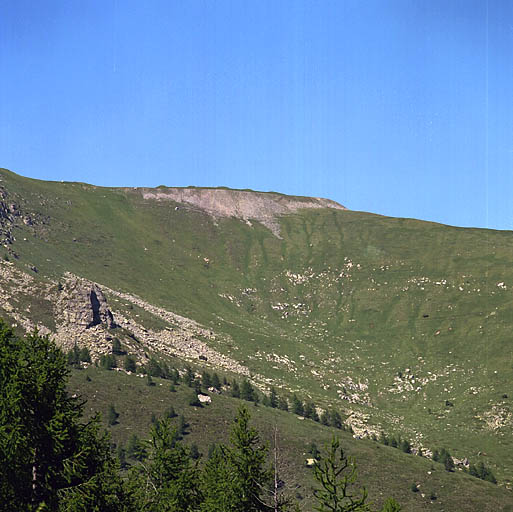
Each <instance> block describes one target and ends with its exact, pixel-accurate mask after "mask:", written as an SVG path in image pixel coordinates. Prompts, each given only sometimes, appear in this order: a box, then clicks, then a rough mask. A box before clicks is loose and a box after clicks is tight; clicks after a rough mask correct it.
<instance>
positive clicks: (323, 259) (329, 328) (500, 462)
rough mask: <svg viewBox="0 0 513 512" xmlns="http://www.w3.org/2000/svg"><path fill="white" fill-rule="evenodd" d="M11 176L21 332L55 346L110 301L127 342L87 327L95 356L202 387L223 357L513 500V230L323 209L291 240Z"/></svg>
mask: <svg viewBox="0 0 513 512" xmlns="http://www.w3.org/2000/svg"><path fill="white" fill-rule="evenodd" d="M0 174H2V176H1V178H2V182H0V187H2V190H3V192H2V194H3V195H2V197H3V199H2V200H1V202H2V206H1V212H2V213H1V214H0V224H1V225H2V228H1V229H2V230H3V231H2V233H3V234H4V235H5V236H3V237H2V238H3V251H4V260H5V259H6V258H7V259H8V260H9V261H4V262H2V265H0V270H2V272H0V290H1V291H2V303H1V304H0V315H2V316H4V317H6V318H7V319H9V320H10V321H11V322H14V323H16V322H17V320H16V317H18V318H21V317H23V318H24V319H26V320H30V322H31V324H30V326H28V324H27V327H26V328H27V329H29V328H30V327H32V326H35V325H39V326H45V327H46V328H47V329H48V330H49V332H51V333H55V332H56V330H59V327H58V326H59V325H62V324H63V317H64V316H65V315H64V314H63V312H62V309H63V308H67V307H68V306H65V304H70V303H77V304H78V303H79V302H80V301H81V302H80V304H82V306H80V308H82V307H83V305H84V304H87V303H88V301H89V303H91V304H92V302H91V299H90V297H91V293H90V292H91V291H94V293H95V295H96V298H97V300H99V301H100V302H101V300H100V299H101V294H100V292H99V291H97V290H96V288H94V286H98V287H99V289H100V290H101V291H102V293H103V294H104V296H105V300H106V307H108V308H109V309H110V310H111V312H112V313H113V321H114V323H116V322H117V323H118V324H120V325H121V327H118V328H114V329H111V328H109V327H108V325H105V326H104V327H101V328H100V327H99V326H98V325H92V327H90V328H87V329H86V328H85V327H84V329H83V332H84V333H85V334H84V337H83V343H86V342H87V344H89V345H90V346H91V348H95V350H92V352H93V354H94V355H95V357H99V356H100V355H101V354H102V353H105V352H106V351H108V350H109V343H110V340H109V339H108V337H111V338H112V337H119V338H120V339H121V342H122V343H123V344H125V345H126V346H127V347H128V348H130V350H131V351H132V350H133V352H134V354H135V355H137V357H138V358H139V359H140V362H144V361H146V360H147V359H148V357H162V358H168V357H171V355H170V354H171V352H172V353H173V354H174V355H173V357H175V358H177V359H178V360H181V361H182V362H181V363H180V364H183V365H185V364H194V366H195V367H196V368H197V369H198V371H201V368H202V367H208V368H210V369H213V368H216V367H217V368H222V365H221V364H219V365H218V364H217V363H216V356H214V353H216V354H220V356H219V357H220V358H226V359H225V360H226V361H234V362H235V363H236V364H238V365H240V368H237V367H235V366H234V367H233V373H231V375H240V376H241V377H242V376H247V377H249V378H252V376H254V379H253V382H254V383H256V384H258V385H259V387H260V389H262V390H265V389H268V386H270V385H274V386H276V388H277V389H279V390H280V391H282V393H285V394H288V395H287V396H291V395H292V394H293V393H297V394H298V395H299V396H301V397H302V398H303V399H305V400H306V399H308V400H311V401H313V402H315V404H316V405H318V406H319V407H320V408H322V409H326V408H329V407H336V408H338V409H340V410H341V411H342V412H343V413H344V415H345V418H346V423H347V424H348V425H349V424H350V425H351V426H352V427H353V429H354V430H355V433H356V434H357V435H360V436H366V437H371V436H372V434H379V433H380V432H382V431H384V432H388V433H395V434H401V435H402V436H404V437H406V438H408V439H409V440H410V441H411V442H412V444H413V446H415V447H418V446H421V447H424V448H425V449H430V450H433V449H434V448H436V447H437V446H438V447H440V446H445V447H447V448H449V449H450V451H451V453H454V456H455V457H457V458H458V459H464V458H465V457H468V458H469V459H470V460H472V461H476V462H477V461H483V462H484V463H486V465H487V466H488V467H491V468H492V469H493V471H494V473H496V475H497V477H498V479H499V481H500V483H501V485H505V486H510V485H511V477H510V475H511V472H512V471H513V456H512V455H511V454H512V453H513V450H510V449H509V448H511V447H512V446H513V445H512V443H511V441H510V440H509V439H510V437H511V434H512V433H513V420H512V418H513V409H512V405H511V403H510V400H509V398H507V397H509V396H511V395H512V392H511V391H510V390H511V386H512V377H511V367H512V365H513V359H511V340H512V338H511V334H510V332H511V318H512V317H513V295H512V290H513V271H512V270H511V264H510V263H511V254H512V253H513V239H512V237H511V233H510V232H505V231H493V230H483V229H477V228H456V227H451V226H444V225H441V224H436V223H430V222H424V221H417V220H411V219H395V218H389V217H383V216H379V215H374V214H367V213H363V212H355V211H351V210H347V209H340V208H330V207H328V208H323V207H314V208H298V209H297V210H294V211H291V212H289V213H287V214H285V215H277V216H276V217H274V221H275V222H276V223H277V225H276V227H277V228H279V236H280V238H278V237H277V236H276V234H275V233H273V232H272V231H270V230H269V228H268V227H267V226H265V225H264V224H263V223H261V222H259V221H256V222H252V221H251V220H249V219H246V220H249V224H248V222H246V220H244V219H243V218H237V217H234V216H230V215H225V216H221V215H213V214H211V213H209V212H208V211H207V210H206V208H199V207H197V206H196V205H194V204H189V203H183V202H178V201H177V200H176V199H177V198H175V197H174V196H172V197H169V196H167V197H165V198H162V199H160V200H158V199H155V198H151V197H150V198H145V197H144V193H145V192H144V191H145V190H147V189H144V188H143V189H133V188H124V189H120V188H116V189H111V188H101V187H94V186H90V185H85V184H79V183H60V182H44V181H37V180H30V179H26V178H23V177H20V176H17V175H15V174H11V173H7V172H4V173H2V172H0ZM152 190H153V191H160V192H161V193H164V192H165V190H166V189H162V188H160V189H159V188H157V189H152ZM163 190H164V192H162V191H163ZM192 190H193V191H194V190H195V189H192ZM216 190H217V189H216ZM220 190H222V189H220ZM152 193H153V192H152ZM195 193H196V194H197V195H198V194H199V196H200V197H201V195H202V194H203V192H198V191H197V189H196V192H195ZM216 193H217V192H216ZM190 194H193V192H190ZM263 194H264V195H265V194H267V193H263ZM4 195H5V197H4ZM207 197H208V196H207ZM208 205H209V203H208V201H207V202H206V206H208ZM236 206H237V204H236V202H233V203H232V204H231V205H230V208H228V209H227V211H229V212H231V211H235V212H236V213H237V210H236ZM232 208H233V209H234V210H232ZM243 213H244V212H243ZM239 215H240V216H242V214H241V213H240V212H239ZM4 231H5V233H4ZM7 231H8V233H7ZM6 233H7V234H6ZM17 273H19V275H18V274H17ZM16 276H17V277H16ZM27 276H28V277H27ZM67 276H68V277H69V276H74V277H73V279H76V280H79V281H81V282H83V283H86V282H87V283H88V284H87V285H84V286H85V287H84V290H83V293H82V292H80V293H78V294H77V295H72V294H71V295H72V296H73V297H75V298H76V299H77V300H78V298H80V301H79V302H77V301H76V300H75V299H73V300H68V299H66V300H64V298H65V297H64V296H63V297H62V299H60V298H59V297H61V294H62V293H63V292H66V293H67V290H68V288H69V286H68V282H67V280H68V277H67ZM59 283H60V284H61V286H62V287H63V290H60V291H59ZM88 294H89V295H88ZM88 297H89V298H88ZM129 298H132V299H133V300H132V299H129ZM139 301H140V302H139ZM143 306H144V307H143ZM87 307H90V306H89V305H88V306H87ZM97 311H100V309H98V308H97ZM102 311H104V312H105V309H103V310H102ZM94 314H95V313H94V311H92V312H90V313H87V315H86V316H84V317H82V316H80V318H84V320H83V321H82V320H81V323H83V324H84V326H85V325H90V324H94V321H92V320H91V319H94ZM178 317H182V318H185V319H189V320H190V321H191V322H195V323H196V324H197V325H198V326H199V327H198V328H197V329H196V331H194V329H193V328H190V329H189V328H188V327H187V325H186V324H184V323H181V322H180V321H179V320H177V318H178ZM69 318H70V319H71V318H77V317H76V316H73V315H71V316H70V317H69ZM105 318H108V315H107V316H106V317H105ZM66 325H70V324H69V322H68V324H66ZM191 325H192V324H191ZM100 331H101V332H100ZM192 331H194V332H192ZM59 332H61V333H62V336H61V337H60V338H59V340H60V341H59V342H60V343H61V345H62V346H65V347H68V346H69V343H72V337H71V336H69V340H68V341H66V339H65V336H66V328H61V329H60V331H59ZM69 332H71V331H69ZM210 333H212V334H210ZM188 338H190V339H188ZM74 339H77V340H78V342H79V344H80V342H81V338H80V337H79V336H78V337H76V338H75V337H73V340H74ZM188 343H189V344H191V345H192V347H187V345H186V344H188ZM201 344H203V345H201ZM182 347H185V348H187V349H190V353H187V354H188V355H187V354H185V352H184V350H185V349H184V348H182ZM195 347H206V348H208V349H209V350H212V351H213V352H211V354H212V355H211V356H210V355H209V354H208V353H207V352H201V351H195V350H196V349H195ZM145 353H146V355H145ZM182 353H184V354H185V355H186V356H187V357H183V358H182V359H180V355H181V354H182ZM200 355H201V356H203V357H206V358H207V361H205V360H204V359H201V358H200ZM220 360H221V359H220ZM224 368H225V370H227V371H229V370H228V369H226V367H224ZM504 396H506V398H504ZM483 453H485V454H486V455H483Z"/></svg>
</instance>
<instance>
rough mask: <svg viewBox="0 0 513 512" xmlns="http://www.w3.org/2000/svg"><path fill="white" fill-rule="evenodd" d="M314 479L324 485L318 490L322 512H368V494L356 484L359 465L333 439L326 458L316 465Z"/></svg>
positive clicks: (316, 508)
mask: <svg viewBox="0 0 513 512" xmlns="http://www.w3.org/2000/svg"><path fill="white" fill-rule="evenodd" d="M314 477H315V479H316V480H317V482H318V483H319V484H320V487H317V488H316V489H315V490H314V496H315V499H316V500H317V505H316V507H314V508H315V510H318V511H319V512H350V511H355V512H356V511H358V512H364V511H368V510H370V509H369V506H368V505H367V503H366V501H367V495H368V493H367V491H366V489H365V487H362V488H359V487H358V486H357V484H356V479H357V473H356V463H355V461H354V459H353V458H352V457H348V456H347V455H346V454H345V453H344V450H343V449H342V448H341V447H340V441H339V440H338V439H337V438H333V439H332V441H331V445H330V446H329V447H328V448H327V453H326V455H321V456H319V460H318V461H317V462H316V463H315V465H314Z"/></svg>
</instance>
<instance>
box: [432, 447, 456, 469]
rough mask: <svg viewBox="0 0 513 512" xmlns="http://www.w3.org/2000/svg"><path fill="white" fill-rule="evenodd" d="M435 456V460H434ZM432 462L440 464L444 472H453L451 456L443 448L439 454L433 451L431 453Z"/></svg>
mask: <svg viewBox="0 0 513 512" xmlns="http://www.w3.org/2000/svg"><path fill="white" fill-rule="evenodd" d="M435 454H436V456H437V459H435ZM433 460H437V461H438V462H441V463H442V464H443V465H444V467H445V469H446V471H454V462H453V460H452V457H451V454H450V453H449V452H448V451H447V450H446V449H445V448H442V449H441V450H440V452H437V451H435V452H434V453H433Z"/></svg>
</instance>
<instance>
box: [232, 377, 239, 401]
mask: <svg viewBox="0 0 513 512" xmlns="http://www.w3.org/2000/svg"><path fill="white" fill-rule="evenodd" d="M231 388H232V391H231V395H232V396H233V398H240V388H239V384H238V383H237V381H236V380H234V381H233V382H232V386H231Z"/></svg>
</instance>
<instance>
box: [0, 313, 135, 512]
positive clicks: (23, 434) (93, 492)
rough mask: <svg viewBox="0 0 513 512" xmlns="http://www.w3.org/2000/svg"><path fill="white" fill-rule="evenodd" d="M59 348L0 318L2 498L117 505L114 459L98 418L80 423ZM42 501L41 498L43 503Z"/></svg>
mask: <svg viewBox="0 0 513 512" xmlns="http://www.w3.org/2000/svg"><path fill="white" fill-rule="evenodd" d="M67 376H68V370H67V368H66V358H65V356H64V354H63V353H62V352H61V351H60V350H59V349H58V348H57V347H56V346H55V344H54V343H53V342H51V341H50V340H49V339H48V338H45V337H40V336H37V335H35V334H34V335H30V336H27V337H25V338H23V339H20V338H18V337H16V336H15V335H14V333H13V332H12V330H11V329H9V328H7V326H6V325H5V324H4V323H3V322H1V321H0V503H1V506H2V510H6V511H7V510H8V511H10V512H11V511H12V512H17V511H20V512H21V511H23V512H25V511H35V510H45V509H46V510H52V511H53V510H57V509H59V510H61V509H62V510H70V511H79V510H80V511H85V510H93V508H92V507H91V508H90V505H91V504H94V507H95V510H105V511H114V510H122V507H123V506H124V505H123V501H124V499H125V498H124V496H123V492H122V485H121V481H120V479H119V476H118V474H117V465H116V463H115V461H114V459H113V458H112V456H111V453H110V447H109V441H108V438H107V437H106V435H100V433H99V420H98V418H97V417H96V418H93V419H92V420H91V421H89V422H88V423H85V424H83V423H82V422H81V416H82V410H83V406H82V404H81V403H80V401H79V400H78V399H75V398H71V397H69V396H68V393H67V391H66V380H67ZM43 504H44V505H43Z"/></svg>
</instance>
